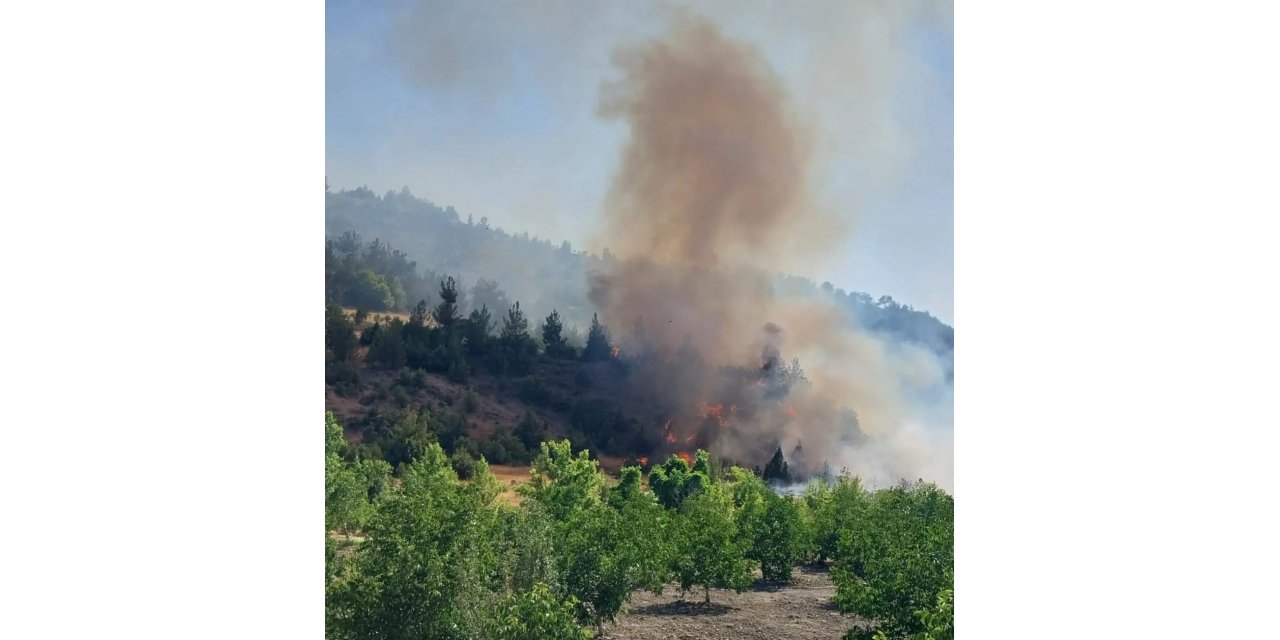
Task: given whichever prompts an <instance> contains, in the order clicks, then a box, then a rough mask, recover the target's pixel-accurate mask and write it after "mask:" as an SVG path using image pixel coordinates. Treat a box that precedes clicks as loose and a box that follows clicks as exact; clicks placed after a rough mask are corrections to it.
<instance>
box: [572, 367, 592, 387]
mask: <svg viewBox="0 0 1280 640" xmlns="http://www.w3.org/2000/svg"><path fill="white" fill-rule="evenodd" d="M573 384H575V385H577V386H578V387H581V388H583V389H590V388H591V387H592V386H593V385H594V384H595V380H594V379H593V378H592V377H591V372H589V371H587V370H586V369H578V372H577V373H575V374H574V375H573Z"/></svg>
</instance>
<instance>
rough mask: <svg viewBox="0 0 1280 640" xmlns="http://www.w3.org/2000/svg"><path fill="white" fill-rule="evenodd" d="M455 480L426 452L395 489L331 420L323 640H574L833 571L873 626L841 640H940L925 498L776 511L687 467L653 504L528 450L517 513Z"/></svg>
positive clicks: (941, 548) (846, 597) (877, 495)
mask: <svg viewBox="0 0 1280 640" xmlns="http://www.w3.org/2000/svg"><path fill="white" fill-rule="evenodd" d="M457 466H458V465H457V464H456V463H455V461H453V460H450V458H449V457H448V456H447V455H446V454H445V450H444V448H442V447H441V445H440V444H439V443H438V442H435V441H427V442H426V443H425V445H424V446H423V447H422V450H421V451H420V452H419V453H418V454H417V455H415V456H414V457H413V458H412V459H410V460H409V461H408V462H405V463H403V464H402V465H401V469H400V473H399V474H398V476H397V477H393V475H392V468H391V466H390V465H389V464H387V463H385V462H382V461H375V460H369V459H367V458H364V457H363V456H362V448H361V447H358V446H353V445H352V444H351V443H349V442H348V441H347V440H346V439H345V438H344V437H343V430H342V427H341V426H339V424H338V422H337V421H336V420H335V419H334V417H333V415H332V414H326V418H325V516H326V517H325V529H326V547H325V593H326V635H327V637H329V638H335V639H337V638H342V639H353V640H355V639H365V638H370V639H372V638H380V639H382V638H432V639H434V638H441V639H452V638H459V639H461V638H495V639H502V640H508V639H522V640H523V639H532V638H550V639H566V640H567V639H570V638H573V639H582V638H587V637H590V636H591V631H595V632H596V633H597V634H599V633H600V632H601V631H602V630H603V629H604V625H605V624H607V623H608V622H609V621H611V620H614V619H615V617H616V616H617V615H618V614H619V613H620V612H622V611H623V609H624V607H625V606H626V603H627V601H628V600H629V598H630V596H631V594H632V593H633V592H634V591H636V590H649V591H652V592H655V593H661V592H662V590H663V589H664V588H666V587H668V585H670V584H673V583H674V584H676V585H678V588H679V589H680V590H681V592H688V591H700V592H701V594H700V595H702V600H703V601H704V602H710V601H711V596H712V593H711V589H712V588H728V589H735V590H742V589H746V588H748V587H750V585H751V583H752V581H753V579H754V576H755V572H756V571H757V570H759V571H760V572H761V575H762V577H763V579H764V580H767V581H786V580H787V579H788V578H789V576H790V573H791V571H792V569H793V568H794V567H795V566H798V565H799V564H801V563H810V562H822V561H823V560H825V559H828V558H830V559H833V560H834V566H833V568H832V570H831V573H832V577H833V579H834V580H835V582H836V586H837V596H836V603H837V604H838V605H839V606H840V607H841V609H843V610H845V611H849V612H853V613H857V614H858V615H860V616H862V617H865V618H868V619H871V620H873V621H875V625H874V626H873V628H871V629H865V630H856V629H855V630H851V631H850V633H849V636H848V637H850V638H862V637H872V636H875V637H884V638H916V639H923V638H929V639H940V638H950V637H951V636H952V600H951V598H952V595H951V594H952V591H951V583H952V577H951V576H952V552H951V549H952V499H951V497H950V496H948V495H947V494H946V493H944V492H942V491H941V490H939V489H937V488H936V487H934V486H932V485H928V484H916V485H909V486H908V485H903V486H899V487H895V488H893V489H888V490H883V491H877V492H866V491H864V490H863V489H862V487H861V485H860V484H859V483H858V481H857V479H856V478H850V477H847V476H845V477H840V478H837V479H835V480H834V482H833V483H832V484H830V485H828V483H827V482H826V481H825V480H822V479H815V480H813V481H812V482H811V483H810V486H809V488H808V490H807V491H806V492H805V494H804V495H803V496H785V495H779V494H777V493H775V492H774V491H772V490H771V489H770V488H769V486H768V485H767V484H766V483H765V482H764V481H763V479H761V478H760V477H758V476H757V475H755V474H754V473H753V472H751V471H748V470H746V469H742V468H738V467H728V468H724V466H723V465H721V464H718V461H716V460H714V459H713V458H712V457H711V456H710V455H709V454H707V452H705V451H699V452H698V453H697V456H696V458H695V462H694V465H693V466H692V467H690V466H689V465H688V464H686V463H685V462H684V461H682V460H680V459H678V458H674V457H673V458H672V459H671V460H668V461H666V462H665V463H663V464H662V465H658V466H655V467H654V468H653V469H652V471H651V472H650V474H649V478H648V480H649V485H650V486H652V487H654V490H653V491H650V490H648V489H647V488H645V486H644V483H643V474H642V471H641V469H640V468H638V467H625V468H623V470H622V472H621V474H620V476H621V477H620V479H619V482H618V483H617V484H611V483H610V482H609V481H608V479H607V478H606V476H605V475H604V474H603V473H602V472H601V470H600V468H599V465H598V462H597V461H596V460H594V459H592V457H591V455H590V453H589V452H588V451H574V449H573V447H572V445H571V444H570V442H569V441H568V440H561V441H550V442H539V443H538V454H537V456H536V457H535V459H534V460H533V464H532V468H531V470H530V477H529V481H528V483H526V484H522V485H520V488H519V493H520V495H521V497H522V498H523V500H522V502H521V503H520V504H519V505H518V506H516V505H510V504H505V503H503V502H501V501H500V500H499V499H498V496H499V494H500V492H501V487H500V486H499V484H498V482H497V480H496V479H495V478H494V476H493V474H492V473H491V472H490V470H489V466H488V463H487V461H486V460H485V458H484V456H479V457H477V458H476V459H474V460H471V461H469V464H468V465H467V467H468V469H469V471H468V473H470V474H471V477H470V480H467V481H465V482H464V481H462V480H461V479H460V478H459V475H458V473H457V471H455V469H456V467H457ZM832 541H834V543H833V542H832Z"/></svg>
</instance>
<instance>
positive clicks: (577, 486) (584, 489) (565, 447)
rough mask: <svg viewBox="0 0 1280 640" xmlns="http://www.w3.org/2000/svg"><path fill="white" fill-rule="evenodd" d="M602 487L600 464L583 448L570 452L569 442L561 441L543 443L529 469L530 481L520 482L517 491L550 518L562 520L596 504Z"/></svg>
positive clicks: (602, 479)
mask: <svg viewBox="0 0 1280 640" xmlns="http://www.w3.org/2000/svg"><path fill="white" fill-rule="evenodd" d="M603 488H604V477H603V476H602V475H600V468H599V463H598V462H596V461H595V460H592V459H591V457H590V454H589V453H588V452H587V451H586V450H583V451H579V452H578V455H576V456H575V455H573V449H572V445H571V444H570V443H569V441H568V440H561V441H559V442H543V443H542V446H541V453H539V454H538V457H537V458H535V459H534V461H533V468H532V469H530V470H529V482H528V483H526V484H522V485H520V487H519V492H520V493H521V495H523V496H525V497H527V498H530V499H532V500H534V501H536V502H538V503H539V504H541V505H542V507H543V508H544V509H546V510H547V513H548V514H549V515H550V516H551V517H552V518H554V519H556V520H558V521H564V520H567V519H568V518H569V516H571V515H572V514H573V513H575V512H577V511H578V510H580V509H586V508H589V507H592V506H594V505H595V504H597V503H599V502H600V496H601V491H602V490H603Z"/></svg>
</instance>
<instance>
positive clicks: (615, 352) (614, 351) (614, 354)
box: [611, 347, 622, 358]
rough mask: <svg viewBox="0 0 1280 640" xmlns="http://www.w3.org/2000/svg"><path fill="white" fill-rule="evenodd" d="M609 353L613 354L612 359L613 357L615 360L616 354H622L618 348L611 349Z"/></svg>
mask: <svg viewBox="0 0 1280 640" xmlns="http://www.w3.org/2000/svg"><path fill="white" fill-rule="evenodd" d="M611 353H612V354H613V357H615V358H616V357H618V354H620V353H622V349H620V348H618V347H614V348H613V350H612V351H611Z"/></svg>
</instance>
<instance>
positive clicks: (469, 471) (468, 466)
mask: <svg viewBox="0 0 1280 640" xmlns="http://www.w3.org/2000/svg"><path fill="white" fill-rule="evenodd" d="M449 464H451V465H453V471H454V473H456V474H458V479H460V480H470V479H471V476H474V475H475V474H476V461H475V459H474V458H472V457H471V454H470V453H467V452H466V451H463V450H461V449H460V450H458V451H454V452H453V455H451V456H449Z"/></svg>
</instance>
